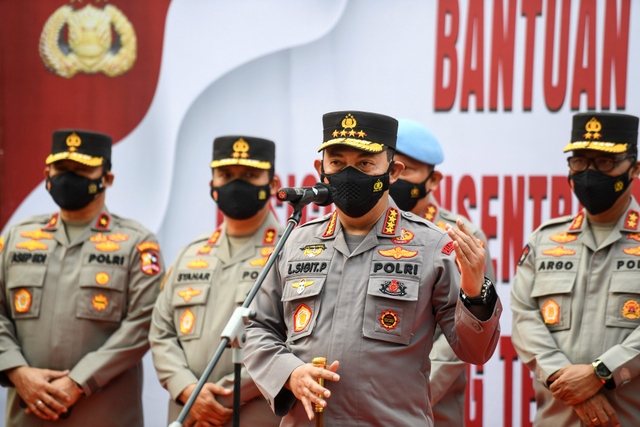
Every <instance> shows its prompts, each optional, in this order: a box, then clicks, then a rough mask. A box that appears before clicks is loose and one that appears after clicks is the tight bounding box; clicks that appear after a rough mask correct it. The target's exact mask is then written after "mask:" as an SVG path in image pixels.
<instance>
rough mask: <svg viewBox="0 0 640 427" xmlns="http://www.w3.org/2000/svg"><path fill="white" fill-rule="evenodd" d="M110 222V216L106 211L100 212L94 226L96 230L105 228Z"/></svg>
mask: <svg viewBox="0 0 640 427" xmlns="http://www.w3.org/2000/svg"><path fill="white" fill-rule="evenodd" d="M110 222H111V217H110V216H109V214H108V213H106V212H102V213H101V214H100V216H99V217H98V220H97V221H96V226H95V227H96V228H97V229H98V230H107V229H108V228H109V223H110Z"/></svg>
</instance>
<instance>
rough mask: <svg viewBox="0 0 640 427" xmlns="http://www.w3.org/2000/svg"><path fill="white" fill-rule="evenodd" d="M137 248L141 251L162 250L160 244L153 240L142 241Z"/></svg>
mask: <svg viewBox="0 0 640 427" xmlns="http://www.w3.org/2000/svg"><path fill="white" fill-rule="evenodd" d="M136 248H137V249H138V250H139V251H140V252H145V251H152V250H153V251H159V250H160V246H158V244H157V243H153V242H142V243H140V244H139V245H138V246H136Z"/></svg>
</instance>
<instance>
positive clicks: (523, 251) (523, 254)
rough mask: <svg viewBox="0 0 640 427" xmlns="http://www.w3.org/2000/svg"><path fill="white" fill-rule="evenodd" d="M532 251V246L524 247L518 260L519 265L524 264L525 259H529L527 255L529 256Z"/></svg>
mask: <svg viewBox="0 0 640 427" xmlns="http://www.w3.org/2000/svg"><path fill="white" fill-rule="evenodd" d="M530 251H531V248H530V247H529V245H527V246H525V247H524V249H522V254H520V260H519V261H518V265H522V264H524V262H525V260H526V259H527V256H529V252H530Z"/></svg>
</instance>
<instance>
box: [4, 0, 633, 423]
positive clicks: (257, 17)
mask: <svg viewBox="0 0 640 427" xmlns="http://www.w3.org/2000/svg"><path fill="white" fill-rule="evenodd" d="M626 1H628V0H625V1H623V0H617V1H616V0H612V1H607V0H585V1H582V2H581V1H573V2H572V4H571V15H570V20H569V21H568V22H569V23H570V26H569V32H568V34H569V43H568V47H569V49H568V55H567V58H568V69H567V86H566V91H565V99H564V103H563V104H562V106H561V108H560V109H559V110H558V111H551V110H550V109H549V108H548V106H547V104H548V99H547V98H548V97H545V91H544V85H543V76H544V67H545V62H548V61H546V59H545V58H551V57H550V56H548V57H546V55H545V31H546V26H547V16H548V14H549V10H548V8H549V4H550V3H555V2H553V1H552V0H545V1H541V6H542V8H541V15H540V16H539V17H538V18H537V19H535V22H536V31H535V44H534V50H533V58H534V65H533V69H532V70H533V86H532V88H533V91H532V94H533V97H532V108H531V110H530V111H528V110H525V108H524V107H523V85H524V75H525V65H524V62H525V60H524V58H525V46H526V29H527V19H526V16H525V15H523V12H522V4H523V3H526V4H530V3H531V2H526V1H524V0H523V1H515V0H513V1H511V0H504V1H503V0H496V1H494V0H485V1H482V0H469V1H467V0H459V1H458V0H442V1H436V0H429V1H418V0H395V1H393V2H389V1H385V0H315V1H311V0H308V1H306V2H299V1H298V2H295V1H293V0H289V1H257V0H256V1H249V0H244V1H237V0H235V1H231V0H229V1H222V0H220V1H217V2H210V1H205V0H199V1H196V0H173V2H172V4H171V6H170V8H169V12H168V16H167V25H166V32H165V40H164V50H163V59H162V66H161V72H160V79H159V83H158V88H157V91H156V95H155V97H154V100H153V102H152V105H151V107H150V109H149V111H148V113H147V115H146V117H145V118H144V120H143V121H142V122H141V124H140V125H139V126H138V127H137V128H136V129H135V130H134V131H133V132H132V133H131V134H130V135H128V136H127V137H126V138H125V139H124V140H122V141H120V142H119V143H118V145H117V146H116V147H115V149H114V160H113V163H114V173H115V174H116V182H115V187H114V188H113V189H111V190H110V191H109V194H108V205H109V208H110V209H111V210H112V211H113V212H116V213H118V214H120V215H122V216H125V217H131V218H135V219H137V220H139V221H140V222H142V223H143V224H144V225H146V226H147V227H149V228H150V229H152V230H154V231H155V232H157V234H158V237H159V239H160V242H161V245H162V249H163V255H164V257H165V261H166V262H167V264H169V263H170V262H172V260H173V258H174V257H175V255H176V254H177V252H178V250H179V248H180V247H181V246H182V245H184V244H186V243H188V242H189V241H190V240H192V239H193V238H194V237H196V236H197V235H199V234H201V233H203V232H206V231H209V230H212V229H214V228H215V226H216V216H217V212H216V208H215V205H214V203H213V201H212V200H211V198H210V197H209V195H208V182H209V179H210V169H209V167H208V164H209V162H210V158H211V149H212V141H213V138H214V137H216V136H219V135H223V134H231V133H244V134H249V135H255V136H262V137H266V138H270V139H273V140H274V141H276V145H277V154H276V172H277V174H278V175H279V176H280V178H281V179H282V181H283V185H286V186H294V185H296V186H298V185H303V183H304V180H305V177H307V176H308V175H312V176H313V175H314V171H313V168H312V165H313V160H314V159H315V158H318V154H317V152H316V150H317V147H318V146H319V145H320V143H321V139H322V122H321V117H322V114H323V113H325V112H328V111H332V110H345V109H356V110H364V111H374V112H379V113H383V114H388V115H390V116H393V117H397V118H400V117H407V118H412V119H415V120H418V121H421V122H422V123H424V124H425V125H427V126H428V127H429V128H430V129H431V130H432V131H433V132H434V134H435V135H436V136H437V137H438V139H439V140H440V142H441V144H442V145H443V149H444V153H445V162H444V164H443V165H441V167H440V170H441V171H443V173H445V175H447V177H449V179H447V180H445V182H444V183H443V188H442V191H441V195H440V196H441V198H442V199H441V201H442V202H443V204H444V205H445V206H451V207H452V209H453V210H454V211H455V210H461V209H464V210H466V212H467V213H468V215H469V217H470V219H471V220H472V221H473V222H475V223H476V224H478V225H480V226H481V227H483V229H485V232H487V234H488V235H490V236H495V237H493V238H491V239H490V241H489V249H490V251H491V253H492V256H493V258H494V259H495V260H496V264H497V274H498V277H499V280H498V285H497V288H498V291H499V294H500V297H501V298H502V300H503V305H504V306H505V311H504V313H503V315H502V320H501V325H502V332H503V336H505V337H509V336H510V335H511V312H510V310H509V309H508V305H509V304H508V301H509V284H510V277H512V276H513V272H514V270H515V265H514V262H513V261H511V262H510V264H509V267H507V270H506V271H505V272H503V261H504V260H503V240H504V237H505V236H508V235H509V236H511V235H512V236H515V239H514V240H513V241H514V242H515V243H513V246H514V247H513V249H512V252H510V253H511V255H510V257H511V259H513V257H516V258H517V257H518V256H519V253H520V249H521V247H522V240H519V239H522V238H523V237H524V238H525V239H526V236H528V235H529V233H531V231H532V230H533V228H534V221H535V220H534V216H537V217H538V218H539V219H540V220H543V221H544V220H546V219H548V218H550V217H551V216H552V211H554V210H555V211H559V212H575V211H576V210H577V202H576V200H575V199H573V201H572V200H571V199H568V200H563V201H561V202H557V200H558V197H557V195H558V194H561V193H562V192H566V180H565V179H564V178H563V177H564V176H566V173H567V168H566V160H565V158H566V155H563V153H562V148H563V147H564V145H565V144H566V143H567V142H568V139H569V135H570V129H571V116H572V114H574V113H575V112H576V111H575V110H572V108H571V98H572V85H573V80H574V78H573V76H574V58H575V53H576V52H577V51H578V50H579V49H578V50H577V49H576V39H577V36H578V33H579V31H578V29H579V27H580V25H579V22H578V21H579V19H578V18H579V14H580V7H581V5H582V7H586V6H589V5H591V4H594V5H595V9H594V10H595V22H596V26H595V42H596V48H595V52H596V57H595V59H594V60H593V63H594V64H595V65H594V67H595V76H596V78H595V82H596V88H597V89H596V91H595V92H594V94H595V95H597V96H595V99H596V110H598V111H599V110H601V105H602V103H601V92H602V90H601V89H602V87H601V86H602V84H601V81H602V68H603V65H602V64H603V51H604V50H605V49H611V46H604V43H603V39H604V28H605V12H606V8H607V7H611V4H617V5H618V11H619V10H620V5H621V4H622V3H624V2H626ZM494 3H500V4H502V3H504V4H505V6H504V8H505V11H504V13H505V16H506V15H507V9H508V8H507V4H512V5H516V6H517V9H516V15H515V21H514V22H515V37H514V40H515V45H514V46H515V49H514V52H515V56H514V71H513V107H512V110H511V111H505V109H504V105H503V102H502V90H500V91H499V92H498V94H499V96H498V99H499V102H498V105H497V109H496V111H490V108H489V97H490V96H489V94H490V89H491V84H490V76H491V73H492V71H491V68H492V67H491V57H492V52H493V49H492V38H493V31H494V28H495V27H496V26H497V25H500V24H499V23H497V22H496V23H494V19H493V7H494ZM561 3H562V2H561V1H558V4H557V5H556V6H557V9H558V12H557V13H556V26H555V27H556V37H555V38H556V41H555V45H556V46H557V45H559V44H560V42H559V41H558V39H559V36H558V32H559V31H560V27H561V25H560V7H561V5H562V4H561ZM439 5H440V10H442V8H443V7H444V6H453V7H454V9H455V6H456V5H457V6H458V11H459V14H456V13H454V14H453V15H452V16H451V15H450V16H449V18H448V19H447V20H446V21H445V23H446V28H445V34H449V33H450V31H451V30H452V29H454V30H455V28H456V27H457V29H458V37H457V42H456V45H455V46H456V49H457V58H458V59H457V76H456V77H455V78H454V79H453V80H455V81H456V83H457V90H456V98H455V102H454V103H453V106H452V108H451V109H449V110H448V111H436V108H435V99H434V97H435V89H434V88H435V87H436V85H437V84H438V83H437V82H436V81H435V70H436V63H437V57H436V46H437V44H438V40H439V37H438V25H437V23H438V19H437V18H438V10H439ZM477 5H479V8H478V10H480V11H483V12H484V18H483V20H480V21H483V22H484V28H483V34H484V43H483V55H479V54H478V52H477V50H475V49H474V52H473V54H472V55H471V59H472V64H475V65H477V64H478V63H479V62H482V61H479V59H480V58H483V59H484V63H483V70H484V78H483V80H482V81H481V82H482V87H483V89H484V109H483V110H482V111H479V109H478V106H477V99H476V97H475V96H470V97H469V103H468V106H469V108H468V111H463V110H462V108H461V105H463V102H462V101H463V98H466V97H463V96H462V90H463V81H464V80H465V71H464V69H465V65H464V63H465V52H466V50H467V43H466V40H467V21H468V16H469V15H470V13H469V10H473V7H475V6H477ZM636 6H637V5H636ZM639 14H640V9H638V8H637V7H636V8H633V7H632V8H631V18H630V21H631V25H630V32H629V36H628V42H629V44H628V51H629V64H628V71H627V74H626V76H627V80H626V103H625V105H624V108H621V109H620V111H621V112H626V113H629V114H635V115H638V114H639V113H640V108H639V107H640V106H639V105H638V102H639V100H640V83H639V82H638V81H637V80H638V79H634V78H633V77H634V76H636V75H637V72H638V71H637V70H638V69H639V67H640V63H639V61H640V59H639V58H638V56H637V55H634V52H636V51H637V49H638V42H639V41H640V33H639V31H640V29H639V28H638V27H637V26H634V24H635V23H638V22H640V15H639ZM456 15H457V16H456ZM480 21H476V22H480ZM456 22H458V25H456ZM588 31H590V30H588ZM441 33H442V31H441ZM478 35H479V33H478V32H477V31H476V33H475V40H477V39H478ZM442 42H443V40H442V34H440V43H442ZM583 49H584V48H583ZM558 50H559V49H558V48H557V47H556V49H555V60H556V62H557V61H558V59H561V58H560V55H559V53H558ZM585 51H586V52H588V49H585ZM584 64H585V65H588V64H589V61H588V59H587V58H585V59H584ZM450 67H451V63H450V62H448V63H447V64H445V67H444V69H445V74H448V70H450ZM557 74H558V72H557V70H556V71H555V72H554V81H557V79H558V76H557ZM466 79H467V81H469V80H468V75H467V76H466ZM445 80H447V81H449V84H451V83H452V81H451V79H450V78H447V79H445ZM614 93H615V85H614V86H613V89H612V95H611V104H612V105H614V106H615V105H616V102H618V103H620V100H616V97H615V95H614ZM579 111H587V96H586V95H582V96H581V98H580V103H579ZM614 111H615V109H614ZM532 176H539V177H542V178H539V179H538V180H537V181H535V180H534V181H533V182H534V183H533V184H530V183H531V182H532V181H531V180H530V177H532ZM552 176H556V177H558V178H556V179H555V180H553V179H552V178H551V177H552ZM463 177H464V179H463ZM544 177H546V180H545V178H544ZM307 179H308V180H309V179H311V178H307ZM519 182H521V183H522V185H521V186H519V185H518V183H519ZM510 192H511V193H512V197H508V198H507V199H511V198H512V199H513V200H514V203H515V205H514V207H512V206H511V202H508V203H507V205H506V207H505V203H504V201H505V195H506V194H508V193H510ZM541 194H544V195H545V196H546V197H545V198H541V196H540V195H541ZM43 200H45V201H46V202H47V203H49V206H48V207H47V206H45V207H43ZM539 201H541V202H540V204H536V203H537V202H539ZM569 203H570V204H571V206H570V207H569V206H567V204H569ZM534 205H535V206H538V208H536V209H534ZM275 209H276V212H277V214H278V216H279V218H280V219H281V220H282V222H284V221H285V220H286V217H287V208H286V206H285V207H275ZM565 209H566V210H565ZM53 210H55V206H54V205H53V203H52V202H50V197H49V196H48V195H47V194H45V192H44V186H42V185H41V186H39V187H38V188H37V189H35V190H34V191H33V193H32V194H31V195H30V196H29V198H28V199H27V200H25V202H24V203H23V204H22V206H21V207H20V208H19V209H18V211H17V212H16V213H15V214H14V216H13V218H12V219H11V221H10V223H9V224H11V223H15V222H16V221H17V220H19V219H20V218H23V217H24V216H26V215H30V214H34V213H41V212H46V211H53ZM505 210H509V211H511V210H515V211H516V213H517V215H516V220H515V221H514V220H507V221H505V218H504V216H505V215H504V212H505ZM323 212H324V211H323ZM323 212H320V213H323ZM309 215H310V216H312V217H313V216H317V215H319V213H315V212H311V211H310V212H309ZM518 218H520V219H518ZM505 223H506V224H507V227H506V228H505ZM513 224H516V225H515V226H513ZM511 227H513V229H512V228H511ZM516 246H518V247H516ZM509 343H510V340H509V339H508V338H507V339H505V340H504V341H503V343H502V344H501V347H500V348H499V349H498V350H497V351H496V354H495V355H494V357H493V359H492V360H491V361H490V362H489V363H487V364H486V365H485V366H484V368H483V369H482V372H481V373H477V372H476V369H475V368H474V369H473V371H472V375H471V377H472V380H474V381H475V384H478V386H477V387H479V388H478V389H477V390H482V393H478V394H477V395H474V396H473V399H472V402H473V404H472V405H471V408H472V410H471V414H469V418H470V420H471V422H470V423H469V425H472V426H483V425H484V426H505V427H507V426H520V425H522V426H526V425H529V424H528V422H527V421H529V419H532V418H533V411H531V412H530V414H527V413H526V412H525V413H524V417H523V416H522V415H523V412H522V408H528V407H530V402H529V400H528V399H529V398H528V397H525V398H524V400H523V398H522V391H521V390H522V387H521V384H522V381H521V380H522V376H523V375H525V376H528V372H527V371H526V370H525V371H524V373H523V372H522V370H521V364H520V363H519V362H518V361H514V359H513V353H512V352H511V351H510V347H509ZM213 350H214V349H213V348H212V352H213ZM501 354H503V355H504V357H501ZM516 362H517V363H516ZM145 368H146V372H145V390H144V397H145V405H146V406H145V416H146V424H147V425H148V426H152V425H153V426H157V425H163V424H165V422H166V401H167V399H168V394H167V393H166V392H165V391H164V390H163V389H161V388H160V386H159V384H158V382H157V379H156V377H155V372H154V371H153V366H152V364H151V363H150V356H149V355H147V357H146V358H145ZM510 370H512V372H511V373H509V371H510ZM511 376H512V378H510V377H511ZM527 389H528V388H525V390H527ZM480 401H482V409H481V408H480V407H476V405H475V402H480ZM527 415H529V416H527ZM523 418H524V419H523ZM523 421H524V423H523Z"/></svg>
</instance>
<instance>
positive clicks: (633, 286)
mask: <svg viewBox="0 0 640 427" xmlns="http://www.w3.org/2000/svg"><path fill="white" fill-rule="evenodd" d="M609 291H610V292H624V293H630V294H640V284H639V283H638V273H636V272H620V273H613V274H612V275H611V286H610V287H609Z"/></svg>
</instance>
